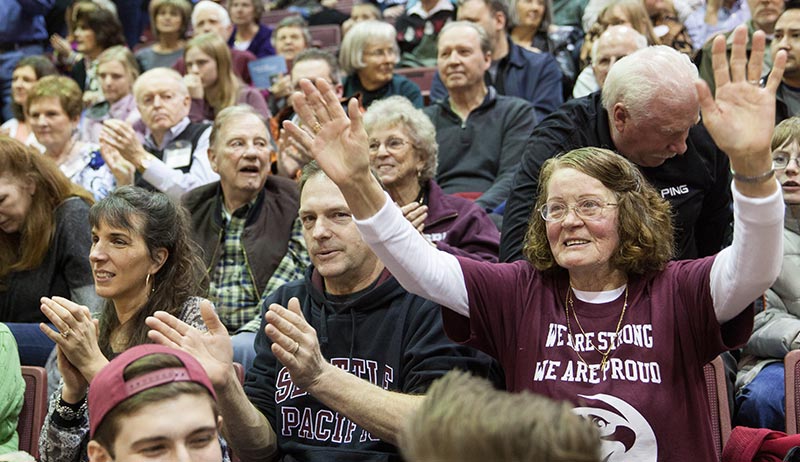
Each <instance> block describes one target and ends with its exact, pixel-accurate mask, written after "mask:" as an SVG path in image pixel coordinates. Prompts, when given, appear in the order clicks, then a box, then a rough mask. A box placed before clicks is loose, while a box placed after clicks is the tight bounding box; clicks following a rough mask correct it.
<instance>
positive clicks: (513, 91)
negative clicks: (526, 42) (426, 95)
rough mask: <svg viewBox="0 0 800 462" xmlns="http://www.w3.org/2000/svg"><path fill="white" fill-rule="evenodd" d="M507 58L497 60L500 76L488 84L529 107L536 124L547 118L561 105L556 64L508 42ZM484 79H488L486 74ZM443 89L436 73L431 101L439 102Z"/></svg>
mask: <svg viewBox="0 0 800 462" xmlns="http://www.w3.org/2000/svg"><path fill="white" fill-rule="evenodd" d="M508 43H509V50H508V55H506V56H505V57H504V58H503V59H501V60H500V63H499V65H498V69H497V75H498V76H503V79H502V80H501V79H498V81H497V82H495V83H492V82H490V81H488V80H487V85H492V86H493V87H495V89H496V90H497V93H498V94H501V95H505V96H516V97H517V98H522V99H524V100H526V101H528V102H530V103H531V104H532V105H533V109H534V112H535V113H536V121H537V122H538V121H541V120H543V119H544V118H545V117H546V116H547V115H548V114H550V113H551V112H553V111H555V110H556V109H558V107H559V106H561V103H563V102H564V95H563V91H562V88H561V82H562V74H561V69H560V68H559V67H558V62H557V61H556V60H555V58H553V56H552V55H550V54H549V53H534V52H532V51H529V50H526V49H524V48H522V47H520V46H519V45H516V44H515V43H513V42H511V40H509V41H508ZM486 78H487V79H489V74H488V72H487V74H486ZM446 96H447V89H446V88H445V87H444V84H443V83H442V80H441V79H440V78H439V72H436V75H434V77H433V84H432V85H431V99H432V100H434V101H437V100H443V99H444V98H445V97H446Z"/></svg>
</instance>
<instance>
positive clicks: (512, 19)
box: [506, 0, 553, 33]
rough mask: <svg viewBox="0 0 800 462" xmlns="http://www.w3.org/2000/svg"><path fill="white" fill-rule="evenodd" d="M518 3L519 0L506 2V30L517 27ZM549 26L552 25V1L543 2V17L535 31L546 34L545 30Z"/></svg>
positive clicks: (545, 0)
mask: <svg viewBox="0 0 800 462" xmlns="http://www.w3.org/2000/svg"><path fill="white" fill-rule="evenodd" d="M518 1H519V0H509V2H508V20H507V23H508V24H506V28H507V29H508V30H511V29H513V28H515V27H517V26H518V25H519V14H518V13H517V2H518ZM550 24H553V0H544V15H543V16H542V22H541V23H540V24H539V28H538V29H536V31H537V32H544V33H547V28H548V27H550Z"/></svg>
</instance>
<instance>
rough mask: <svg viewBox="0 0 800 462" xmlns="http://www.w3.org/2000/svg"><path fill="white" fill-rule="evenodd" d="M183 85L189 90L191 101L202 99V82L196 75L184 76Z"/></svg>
mask: <svg viewBox="0 0 800 462" xmlns="http://www.w3.org/2000/svg"><path fill="white" fill-rule="evenodd" d="M183 83H185V84H186V88H187V89H188V90H189V96H190V97H192V98H193V99H203V97H204V96H205V91H203V81H202V80H200V76H199V75H197V74H186V75H184V76H183Z"/></svg>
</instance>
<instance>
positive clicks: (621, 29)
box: [592, 25, 647, 63]
mask: <svg viewBox="0 0 800 462" xmlns="http://www.w3.org/2000/svg"><path fill="white" fill-rule="evenodd" d="M612 35H613V36H615V38H618V39H625V40H631V41H633V44H634V45H636V49H637V50H641V49H642V48H646V47H647V37H645V36H644V35H642V34H641V33H639V31H637V30H636V29H633V28H631V27H628V26H622V25H618V26H609V28H608V29H606V30H605V32H603V33H602V34H600V37H598V38H597V40H595V41H594V43H593V44H592V62H593V63H594V62H596V61H597V52H598V51H599V49H600V42H601V41H603V37H605V38H606V39H608V38H610V37H611V36H612Z"/></svg>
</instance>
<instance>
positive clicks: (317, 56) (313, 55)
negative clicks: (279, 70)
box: [292, 48, 342, 85]
mask: <svg viewBox="0 0 800 462" xmlns="http://www.w3.org/2000/svg"><path fill="white" fill-rule="evenodd" d="M303 61H323V62H325V63H327V64H328V68H329V69H330V71H331V72H330V78H331V82H332V83H333V84H334V85H337V84H340V83H342V78H341V76H340V75H339V74H340V72H339V62H338V61H337V60H336V56H333V54H331V53H330V52H328V51H325V50H320V49H319V48H306V49H305V50H303V51H301V52H300V53H297V56H295V57H294V62H293V63H292V66H296V65H297V63H301V62H303Z"/></svg>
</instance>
